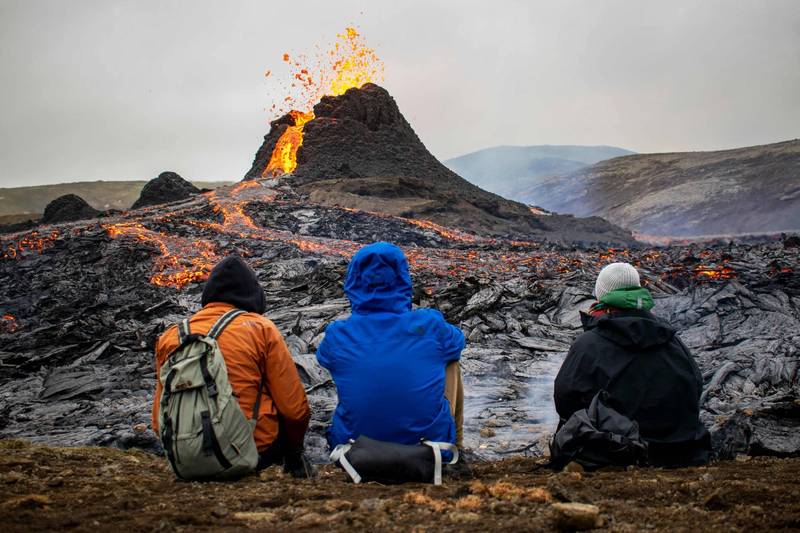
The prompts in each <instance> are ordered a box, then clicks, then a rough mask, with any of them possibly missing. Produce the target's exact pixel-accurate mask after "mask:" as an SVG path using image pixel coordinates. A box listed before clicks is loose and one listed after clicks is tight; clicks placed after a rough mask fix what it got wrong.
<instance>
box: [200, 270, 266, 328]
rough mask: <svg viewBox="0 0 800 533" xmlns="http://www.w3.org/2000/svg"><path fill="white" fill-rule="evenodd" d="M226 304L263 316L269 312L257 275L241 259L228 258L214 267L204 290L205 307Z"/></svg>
mask: <svg viewBox="0 0 800 533" xmlns="http://www.w3.org/2000/svg"><path fill="white" fill-rule="evenodd" d="M211 302H225V303H228V304H231V305H233V306H236V307H237V308H239V309H241V310H243V311H250V312H251V313H258V314H259V315H263V314H264V312H265V311H266V310H267V303H266V300H265V298H264V290H263V289H262V288H261V285H260V284H259V283H258V278H256V273H255V272H253V269H252V268H250V266H249V265H248V264H247V263H245V262H244V260H242V259H241V258H239V257H235V256H231V257H226V258H225V259H223V260H222V261H220V262H219V263H217V266H215V267H214V270H212V271H211V275H210V276H209V278H208V281H207V282H206V286H205V287H204V288H203V298H202V300H201V303H202V304H203V306H206V305H207V304H210V303H211Z"/></svg>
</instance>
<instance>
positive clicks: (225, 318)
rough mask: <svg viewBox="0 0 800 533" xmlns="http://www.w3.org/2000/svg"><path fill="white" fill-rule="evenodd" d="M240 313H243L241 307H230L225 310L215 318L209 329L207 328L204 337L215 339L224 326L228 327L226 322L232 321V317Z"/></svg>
mask: <svg viewBox="0 0 800 533" xmlns="http://www.w3.org/2000/svg"><path fill="white" fill-rule="evenodd" d="M242 314H244V311H242V310H241V309H231V310H230V311H227V312H226V313H225V314H224V315H222V316H221V317H219V319H217V321H216V322H215V323H214V325H213V326H211V329H210V330H208V333H207V334H206V337H211V338H212V339H215V340H216V339H217V337H219V336H220V334H222V332H223V331H224V330H225V328H226V327H228V324H230V323H231V322H233V319H234V318H236V317H237V316H239V315H242Z"/></svg>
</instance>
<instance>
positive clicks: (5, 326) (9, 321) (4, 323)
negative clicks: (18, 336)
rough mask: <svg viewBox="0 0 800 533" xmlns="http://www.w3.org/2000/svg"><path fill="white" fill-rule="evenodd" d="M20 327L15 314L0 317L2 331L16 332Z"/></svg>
mask: <svg viewBox="0 0 800 533" xmlns="http://www.w3.org/2000/svg"><path fill="white" fill-rule="evenodd" d="M18 329H19V326H18V325H17V319H16V318H15V317H14V315H8V314H6V315H3V316H2V317H0V333H14V332H15V331H17V330H18Z"/></svg>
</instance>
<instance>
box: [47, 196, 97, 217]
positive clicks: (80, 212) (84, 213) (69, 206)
mask: <svg viewBox="0 0 800 533" xmlns="http://www.w3.org/2000/svg"><path fill="white" fill-rule="evenodd" d="M99 214H100V211H98V210H97V209H95V208H94V207H92V206H90V205H89V204H88V203H86V200H84V199H83V198H81V197H80V196H78V195H76V194H65V195H64V196H59V197H58V198H56V199H55V200H53V201H52V202H50V203H49V204H47V207H45V208H44V215H42V222H43V223H44V224H57V223H59V222H74V221H76V220H83V219H86V218H94V217H96V216H97V215H99Z"/></svg>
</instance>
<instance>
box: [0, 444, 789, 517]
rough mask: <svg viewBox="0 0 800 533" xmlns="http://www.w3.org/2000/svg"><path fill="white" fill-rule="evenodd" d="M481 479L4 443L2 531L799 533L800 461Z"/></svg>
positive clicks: (501, 469) (500, 468) (483, 466)
mask: <svg viewBox="0 0 800 533" xmlns="http://www.w3.org/2000/svg"><path fill="white" fill-rule="evenodd" d="M742 459H747V460H742ZM473 469H474V472H475V476H476V479H473V480H457V479H452V478H448V477H446V478H445V484H444V485H443V486H441V487H434V486H431V485H421V484H407V485H402V486H383V485H379V484H376V483H367V484H363V485H353V484H351V483H349V482H347V481H346V476H345V474H344V473H343V472H342V471H340V470H338V469H336V468H334V467H332V466H330V465H328V466H326V467H324V468H322V469H321V470H320V472H319V475H318V477H317V478H316V479H314V480H303V481H295V480H292V479H291V478H288V477H285V476H284V475H283V473H282V472H281V471H280V470H279V469H278V468H277V467H272V468H269V469H267V470H265V471H264V472H262V473H261V474H260V475H257V476H256V475H254V476H251V477H249V478H246V479H244V480H241V481H239V482H237V483H184V482H177V481H175V480H174V478H173V475H172V473H171V472H170V471H169V467H168V466H167V464H166V461H165V460H163V459H160V458H158V457H156V456H154V455H151V454H147V453H143V452H141V451H139V450H130V451H127V452H124V451H120V450H114V449H108V448H97V447H92V448H51V447H42V446H32V445H29V444H26V443H22V442H20V441H13V440H5V441H0V520H2V523H3V527H4V529H5V530H6V531H53V530H58V529H71V530H75V531H98V530H106V529H114V530H116V531H128V530H134V531H208V530H213V531H218V530H225V531H229V530H230V531H232V530H242V529H259V530H269V531H289V530H291V531H296V530H320V529H323V530H331V531H353V530H365V529H370V530H373V531H375V530H378V531H408V530H414V531H422V530H434V531H465V530H467V531H471V530H481V531H501V530H505V531H555V530H570V529H574V528H575V527H576V526H581V525H582V526H583V527H595V526H600V527H603V528H606V529H608V530H610V531H643V530H652V531H698V530H703V531H766V530H787V531H790V530H791V531H793V530H797V529H799V528H800V489H799V488H798V485H797V478H798V476H799V475H800V459H775V458H752V459H750V458H740V460H737V461H720V462H715V463H712V464H711V465H709V466H707V467H703V468H687V469H678V470H657V469H649V468H637V469H631V470H628V471H609V472H595V473H585V472H584V473H581V472H562V473H558V474H553V473H551V472H548V471H547V470H544V469H542V468H541V464H540V462H537V461H535V460H533V459H506V460H503V461H499V462H493V463H476V464H474V465H473ZM587 506H588V507H587ZM578 511H581V512H582V513H583V514H581V515H579V514H577V512H578ZM581 517H583V518H581Z"/></svg>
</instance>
